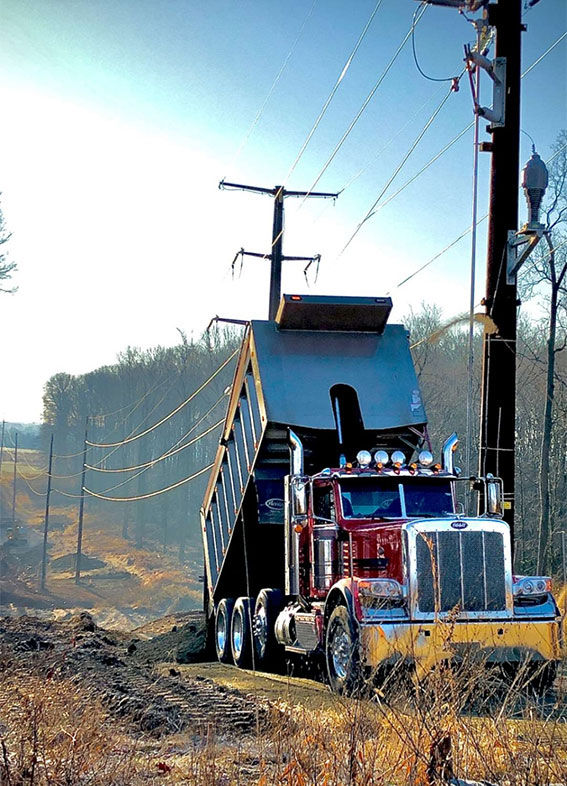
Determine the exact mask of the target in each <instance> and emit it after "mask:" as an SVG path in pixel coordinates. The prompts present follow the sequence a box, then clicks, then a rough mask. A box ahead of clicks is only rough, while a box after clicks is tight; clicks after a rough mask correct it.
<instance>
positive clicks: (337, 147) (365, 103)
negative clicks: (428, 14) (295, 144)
mask: <svg viewBox="0 0 567 786" xmlns="http://www.w3.org/2000/svg"><path fill="white" fill-rule="evenodd" d="M425 9H426V6H425V5H424V6H422V7H421V10H420V9H418V11H420V13H419V16H418V17H417V19H416V18H415V15H414V19H413V21H412V25H411V27H410V29H409V30H408V32H407V33H406V35H405V37H404V39H403V40H402V42H401V44H400V45H399V46H398V48H397V50H396V52H395V53H394V55H393V56H392V58H391V59H390V62H389V63H388V65H387V66H386V68H385V69H384V71H383V72H382V74H381V75H380V76H379V77H378V80H377V81H376V82H375V84H374V86H373V87H372V89H371V91H370V92H369V93H368V95H367V96H366V98H365V99H364V101H363V103H362V105H361V106H360V109H359V110H358V112H357V113H356V115H355V116H354V118H353V119H352V120H351V122H350V124H349V126H348V128H347V129H346V131H345V132H344V134H343V135H342V137H341V138H340V140H339V141H338V142H337V144H336V145H335V148H334V150H333V152H332V153H331V155H330V156H329V158H328V159H327V160H326V162H325V163H324V164H323V167H322V168H321V170H320V172H319V174H318V175H317V177H316V178H315V180H314V181H313V183H312V184H311V187H310V189H309V190H308V192H307V196H309V194H310V193H311V192H312V191H313V189H314V188H315V186H316V185H317V183H318V182H319V180H321V178H322V177H323V175H324V174H325V172H326V171H327V169H328V168H329V166H330V164H331V163H332V161H333V159H334V158H335V156H336V155H337V153H338V152H339V150H340V149H341V147H342V146H343V144H344V143H345V141H346V139H347V137H348V136H349V135H350V133H351V131H352V130H353V128H354V127H355V125H356V124H357V123H358V121H359V120H360V118H361V116H362V114H363V112H364V111H365V110H366V107H367V106H368V104H369V103H370V101H371V100H372V98H373V97H374V95H375V94H376V91H377V90H378V88H379V87H380V85H381V84H382V82H383V81H384V79H385V78H386V76H387V75H388V72H389V71H390V69H391V68H392V66H393V65H394V63H395V62H396V60H397V58H398V56H399V55H400V53H401V51H402V49H403V48H404V46H405V45H406V43H407V42H408V39H409V37H410V35H411V34H412V31H413V30H414V29H415V26H416V25H417V23H418V22H419V20H420V19H421V17H422V16H423V14H424V13H425ZM313 130H314V129H313ZM302 152H303V151H302ZM305 199H307V197H305ZM305 199H304V200H303V202H304V201H305ZM303 202H302V203H301V204H303Z"/></svg>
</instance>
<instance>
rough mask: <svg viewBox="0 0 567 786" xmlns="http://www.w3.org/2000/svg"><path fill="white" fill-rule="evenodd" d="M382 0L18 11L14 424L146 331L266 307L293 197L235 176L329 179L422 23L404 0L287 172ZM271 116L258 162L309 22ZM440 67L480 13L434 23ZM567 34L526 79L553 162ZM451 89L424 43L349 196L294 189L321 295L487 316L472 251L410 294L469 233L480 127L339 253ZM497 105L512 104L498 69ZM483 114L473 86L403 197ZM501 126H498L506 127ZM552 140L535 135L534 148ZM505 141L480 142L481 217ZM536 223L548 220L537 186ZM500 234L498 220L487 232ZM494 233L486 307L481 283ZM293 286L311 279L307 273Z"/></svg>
mask: <svg viewBox="0 0 567 786" xmlns="http://www.w3.org/2000/svg"><path fill="white" fill-rule="evenodd" d="M375 6H376V0H358V2H356V3H346V2H344V1H343V2H339V0H316V1H315V2H313V0H304V2H300V0H290V1H289V2H288V3H286V4H281V3H276V2H274V1H273V0H264V1H263V2H261V1H260V0H232V2H229V0H225V1H223V2H221V1H220V0H209V2H207V3H202V2H195V1H194V0H184V1H182V0H167V1H166V0H159V1H158V0H98V2H96V3H91V2H86V0H74V1H73V2H71V0H10V1H9V2H5V3H4V4H3V5H2V7H1V8H0V23H1V27H2V31H3V46H2V49H1V52H0V100H1V102H2V103H1V105H2V108H3V116H4V117H3V121H2V124H1V125H0V143H1V144H0V150H1V151H2V153H1V155H2V166H1V167H0V189H1V190H2V192H3V196H2V206H3V210H4V215H5V219H6V221H7V223H8V225H9V228H10V229H11V230H12V231H13V238H12V240H11V241H10V246H11V257H12V258H13V259H14V261H17V263H18V265H19V272H18V274H17V276H16V283H17V284H18V285H19V292H18V293H17V294H16V295H13V296H3V297H2V298H1V299H0V320H1V324H0V328H1V329H2V335H3V336H4V337H5V339H7V340H5V342H3V371H4V374H3V378H4V379H5V380H6V379H8V380H12V381H11V382H10V384H9V385H8V386H7V387H6V386H3V391H2V394H1V397H0V417H5V418H6V419H8V420H19V419H23V420H31V419H37V418H38V417H39V415H40V411H41V393H42V386H43V383H44V382H45V381H46V379H47V378H48V377H49V376H50V375H51V374H53V373H56V372H57V371H68V372H70V373H81V372H84V371H87V370H90V369H92V368H95V367H97V366H99V365H102V364H106V363H112V362H113V360H114V359H115V357H116V354H117V353H118V352H119V351H121V350H123V349H124V348H125V347H126V346H128V345H136V346H143V347H146V346H152V345H155V344H166V345H167V344H173V343H175V342H176V340H177V337H178V334H177V332H176V328H177V327H180V328H182V329H184V330H187V331H188V332H189V333H191V332H193V334H194V335H195V336H198V335H199V334H200V332H201V331H202V330H203V329H204V328H205V327H206V325H207V323H208V322H209V320H210V318H211V317H212V316H214V315H215V314H220V315H222V316H232V317H237V318H265V316H266V311H267V288H268V263H267V262H263V261H260V260H253V259H250V260H247V261H246V262H245V265H244V268H243V271H242V275H241V276H240V277H237V278H235V279H234V280H233V279H232V277H231V274H230V262H231V260H232V258H233V256H234V253H235V252H236V250H237V249H239V248H240V247H241V246H243V247H245V248H246V249H248V250H251V251H268V250H269V241H270V234H271V213H272V203H271V200H270V199H269V198H267V197H261V196H255V195H248V194H244V193H229V192H222V191H219V190H218V187H217V186H218V182H219V180H220V179H221V178H222V177H226V178H227V180H233V181H237V182H244V183H252V184H257V185H262V186H270V187H271V186H273V185H275V184H279V183H281V182H284V181H285V184H286V185H287V186H288V187H289V188H294V189H298V190H299V189H301V190H302V189H306V188H309V187H310V186H311V184H312V182H313V181H314V179H315V177H316V176H317V175H318V173H319V171H320V169H321V167H322V166H323V164H324V163H325V161H326V160H327V158H328V156H329V154H330V153H331V151H332V150H333V148H334V146H335V144H336V143H337V141H338V140H339V139H340V137H341V135H342V134H343V132H344V130H345V128H346V127H347V126H348V124H349V123H350V122H351V120H352V118H353V117H354V115H355V114H356V112H357V111H358V109H359V107H360V105H361V104H362V102H363V101H364V99H365V97H366V96H367V95H368V93H369V91H370V89H371V88H372V86H373V85H374V84H375V82H376V80H377V79H378V77H379V76H380V74H381V73H382V72H383V70H384V68H385V66H386V64H387V63H388V62H389V60H390V58H391V57H392V55H393V54H394V52H395V51H396V49H397V47H398V45H399V44H400V42H401V41H402V39H403V37H404V36H405V35H406V33H407V31H408V29H409V26H410V24H411V21H412V16H413V14H414V12H415V11H416V9H417V8H418V3H416V2H415V0H383V2H382V3H381V5H380V7H379V9H378V11H377V13H376V15H375V17H374V20H373V22H372V24H371V26H370V28H369V30H368V33H367V34H366V37H365V39H364V41H363V42H362V44H361V46H360V49H359V50H358V52H357V55H356V57H355V59H354V60H353V62H352V64H351V66H350V68H349V70H348V72H347V74H346V75H345V77H344V79H343V81H342V82H341V84H340V87H339V89H338V90H337V92H336V95H335V97H334V99H333V101H332V102H331V104H330V106H329V109H328V111H327V113H326V114H325V116H324V117H323V119H322V121H321V123H320V125H319V126H318V128H317V131H316V133H315V134H314V135H313V138H312V140H311V142H310V144H309V145H308V147H307V148H306V150H305V153H304V154H303V156H302V157H301V159H300V161H299V163H298V165H297V166H296V168H295V169H294V171H293V173H292V174H291V176H290V177H289V178H288V179H287V180H285V178H286V175H287V174H288V173H289V170H290V167H291V165H292V163H293V161H294V160H295V158H296V156H297V154H298V152H299V150H300V148H301V146H302V144H303V142H304V140H305V138H306V136H307V134H308V132H309V130H310V129H311V127H312V125H313V123H314V121H315V118H316V117H317V115H318V114H319V111H320V109H321V107H322V106H323V103H324V102H325V99H326V98H327V96H328V95H329V92H330V90H331V88H332V87H333V85H334V84H335V82H336V80H337V78H338V76H339V74H340V73H341V70H342V68H343V66H344V64H345V62H346V60H347V58H348V56H349V54H350V53H351V51H352V49H353V47H354V45H355V43H356V41H357V39H358V37H359V35H360V33H361V31H362V29H363V28H364V26H365V24H366V22H367V21H368V19H369V17H370V14H371V12H372V11H373V9H374V8H375ZM566 8H567V6H566V4H565V3H564V0H540V2H539V3H538V4H537V5H536V6H534V8H533V9H532V10H531V11H529V12H528V13H527V14H526V16H525V22H526V24H527V25H528V31H527V33H526V34H525V35H524V39H523V43H524V52H523V63H524V68H527V67H528V66H529V65H531V63H533V62H534V61H535V60H536V59H537V58H538V57H539V56H540V55H542V54H543V53H544V52H545V51H546V50H547V49H548V47H549V46H551V45H552V44H553V42H554V41H556V40H557V38H558V37H559V36H560V35H561V34H562V33H563V32H565V31H567V10H566ZM300 31H302V33H301V36H300V37H299V39H298V40H297V43H296V45H295V47H294V48H293V51H292V53H291V56H290V57H289V60H288V62H287V66H286V68H285V69H284V71H283V73H282V75H281V78H280V79H279V81H278V83H277V85H276V87H275V89H274V92H273V94H272V96H271V98H270V100H269V101H268V103H267V104H266V106H265V108H264V111H263V113H262V116H261V118H260V120H259V122H258V123H257V125H256V126H255V128H254V130H253V131H252V133H251V134H250V137H249V138H248V140H247V142H246V144H245V145H244V147H243V148H242V150H241V153H240V154H239V155H238V156H237V155H236V153H237V151H238V149H239V145H240V144H241V142H242V141H243V138H244V137H245V134H246V132H247V130H248V129H249V127H250V124H251V123H252V121H253V119H254V117H255V116H256V113H257V112H258V110H259V109H260V107H261V106H262V103H263V101H264V99H265V97H266V95H267V94H268V91H269V90H270V87H271V86H272V84H273V81H274V79H275V77H276V75H277V74H278V72H279V70H280V68H281V67H282V64H283V63H284V61H285V59H286V57H287V56H288V54H289V53H290V50H291V49H292V47H293V45H294V42H295V41H296V39H297V37H298V34H299V33H300ZM415 38H416V47H417V51H418V56H419V60H420V64H421V66H422V68H423V69H424V70H425V71H426V72H427V73H429V74H431V75H432V76H436V77H448V76H453V75H455V74H457V73H459V72H460V70H461V68H462V59H463V44H464V43H466V42H471V41H472V40H473V38H474V31H473V29H472V26H471V25H470V24H469V23H468V22H467V21H466V20H465V18H464V17H463V16H462V15H460V14H458V13H457V12H456V11H454V10H452V9H447V8H428V9H427V10H426V12H425V14H424V16H423V18H422V19H421V21H420V22H419V24H418V25H417V28H416V31H415ZM566 65H567V38H566V39H563V40H562V41H561V43H560V44H559V45H558V46H556V47H555V49H554V50H553V51H552V52H551V53H550V54H549V55H548V56H547V57H546V58H545V59H544V60H543V61H542V62H541V63H540V65H539V66H538V67H537V68H535V69H534V70H533V71H531V72H530V73H529V74H528V75H527V76H526V78H525V80H524V81H523V95H522V126H523V128H524V129H525V131H527V132H528V133H529V134H531V135H532V136H533V137H534V139H535V141H536V143H537V146H538V150H539V151H540V153H541V154H542V156H543V157H544V158H545V157H547V156H549V154H550V149H551V146H552V144H553V142H554V140H555V138H556V136H557V133H558V131H559V130H560V129H561V128H562V127H565V125H566V124H567V106H566V71H567V68H566ZM447 90H448V85H447V84H446V83H434V82H430V81H427V80H425V79H424V78H423V77H422V76H421V75H420V74H419V73H418V71H417V69H416V67H415V64H414V61H413V57H412V53H411V46H410V45H409V44H408V45H406V47H405V48H404V49H403V51H402V53H401V54H400V56H399V57H398V59H397V60H396V62H395V64H394V66H393V67H392V69H391V71H390V72H389V74H388V76H387V77H386V78H385V79H384V82H383V84H382V85H381V86H380V88H379V89H378V91H377V92H376V95H375V96H374V98H373V100H372V101H371V102H370V104H369V105H368V108H367V110H366V111H365V113H364V114H363V116H362V117H361V119H360V121H359V123H358V124H357V125H356V127H355V128H354V130H353V132H352V133H351V135H350V136H349V137H348V139H347V141H346V142H345V144H344V145H343V146H342V148H341V150H340V151H339V153H338V154H337V156H336V158H335V159H334V161H333V163H332V164H331V165H330V166H329V168H328V170H327V172H326V173H325V174H324V176H323V177H322V179H321V181H320V182H319V183H318V186H317V188H318V189H319V190H329V191H335V190H340V189H342V188H343V187H344V186H345V185H346V184H348V183H349V182H350V181H351V180H352V179H353V178H354V176H355V175H356V174H357V173H360V172H361V170H362V172H361V174H360V175H359V177H357V178H356V179H355V180H354V181H353V182H352V183H351V185H349V186H348V187H347V188H346V190H345V191H344V192H343V193H342V194H341V196H340V198H339V200H338V201H337V203H336V204H335V205H332V204H327V203H324V202H321V201H319V200H308V201H307V202H306V203H305V204H301V202H300V201H298V200H292V199H288V200H287V202H286V210H287V213H286V235H285V244H284V252H286V253H288V254H301V255H308V254H312V253H322V254H323V259H322V263H321V268H320V275H319V279H318V282H317V283H316V284H315V283H314V282H313V281H311V282H310V283H311V289H310V290H309V291H311V292H321V293H341V292H344V293H349V294H368V293H373V294H376V295H382V294H385V293H386V292H391V294H392V297H393V298H394V302H395V306H396V312H395V316H396V317H397V318H398V319H401V318H402V317H403V315H404V314H405V313H407V312H408V310H409V308H410V307H414V308H419V306H420V303H421V302H422V301H425V302H430V303H431V302H435V303H438V304H440V305H442V307H443V309H444V312H445V313H446V315H447V316H448V317H449V316H451V315H452V314H455V313H460V312H462V311H465V310H466V309H467V307H468V298H469V294H468V279H469V273H468V267H469V264H470V242H469V240H468V238H467V239H465V240H463V241H461V243H459V244H458V245H457V246H455V248H454V249H452V251H451V252H449V253H447V254H445V255H444V256H443V257H441V258H440V259H439V260H438V262H436V263H435V264H433V265H431V266H430V267H429V268H428V269H427V271H424V272H423V273H422V274H420V275H419V276H416V277H415V278H414V279H412V281H411V282H410V283H408V284H407V285H406V286H404V287H401V288H399V289H398V288H397V287H396V284H397V283H398V282H399V281H400V280H401V279H403V278H404V277H405V276H406V275H408V274H409V273H411V272H412V271H413V270H414V269H416V268H417V267H419V266H420V265H422V264H423V263H424V262H427V261H428V260H429V259H430V258H431V257H432V256H433V255H434V254H436V253H437V252H439V251H440V250H441V249H442V248H444V247H445V246H446V245H448V244H449V243H450V242H451V241H452V240H454V239H455V237H457V236H458V235H459V234H461V233H462V232H463V231H464V230H465V229H466V228H467V226H468V225H469V224H470V216H471V178H472V131H471V132H468V133H467V134H466V135H465V136H463V137H462V139H461V140H459V142H457V143H456V144H455V145H454V146H453V147H452V148H451V149H450V151H449V152H447V153H446V154H445V155H443V156H442V157H441V158H440V159H439V161H438V162H437V163H436V164H434V165H433V166H432V167H431V168H430V169H428V170H427V172H426V173H425V174H424V175H423V176H421V177H420V178H418V179H417V180H416V181H415V183H414V184H412V185H411V186H409V187H408V188H407V189H405V190H404V191H403V193H401V194H400V195H399V197H397V198H396V199H394V200H392V202H391V203H389V204H388V205H387V206H386V207H385V208H384V209H383V210H380V211H379V213H378V214H377V215H376V216H374V217H373V218H372V219H371V220H370V221H368V222H367V224H365V226H364V227H363V229H362V230H361V231H360V233H359V234H358V235H357V237H356V239H355V240H354V241H353V243H352V244H351V245H350V246H349V248H348V250H347V251H346V252H345V253H344V254H342V255H341V254H340V251H341V249H342V248H343V246H344V244H345V242H346V241H347V239H348V238H349V237H350V235H351V234H352V232H353V231H354V229H355V227H356V226H357V224H358V223H359V221H360V220H361V219H362V218H363V216H364V215H365V213H366V211H367V210H368V208H369V207H370V205H371V204H372V203H373V202H374V200H375V199H376V197H377V196H378V194H379V193H380V191H381V190H382V188H383V187H384V185H385V183H386V182H387V181H388V179H389V178H390V176H391V175H392V173H393V172H394V170H395V168H396V167H397V166H398V164H399V163H400V161H401V159H402V157H403V156H404V155H405V154H406V152H407V150H408V149H409V146H410V145H411V144H412V142H413V140H414V139H415V138H416V136H417V134H418V133H419V132H420V130H421V129H422V128H423V126H424V124H425V123H426V121H427V119H428V118H429V116H430V115H431V113H432V112H433V111H434V110H435V108H436V107H437V106H438V104H439V102H440V101H441V100H442V98H443V96H444V95H445V94H446V92H447ZM482 90H483V101H482V102H483V103H486V104H490V102H491V96H490V91H491V88H490V85H489V82H488V79H484V80H483V83H482ZM471 120H472V102H471V96H470V90H469V87H468V82H467V81H466V79H463V80H462V81H461V90H460V91H459V92H458V93H455V94H453V95H451V97H450V98H449V99H448V101H447V103H446V104H445V106H444V108H443V110H442V111H441V112H440V114H439V116H438V117H437V118H436V120H435V122H434V123H433V124H432V126H431V128H430V129H429V130H428V132H427V133H426V135H425V136H424V138H423V140H422V142H421V143H420V144H419V146H418V147H417V149H416V150H415V152H414V153H413V155H412V156H411V157H410V159H409V160H408V162H407V164H406V165H405V167H404V168H403V169H402V171H401V173H400V175H399V176H398V177H397V179H396V180H395V181H394V183H393V184H392V187H391V189H390V190H389V191H388V192H387V193H386V194H385V198H387V197H388V195H389V194H390V193H392V192H393V191H395V190H396V189H397V188H398V187H399V186H401V185H403V183H404V182H405V181H406V180H407V179H408V178H410V177H411V176H412V175H413V174H414V173H415V172H417V171H418V170H419V169H420V167H421V166H422V165H423V164H424V163H426V162H427V161H428V160H429V159H430V158H431V157H432V156H433V155H435V153H437V152H438V151H439V150H440V149H441V148H442V147H443V146H444V145H445V144H446V143H447V142H448V141H450V140H451V139H452V138H453V137H454V136H455V135H456V134H457V133H458V132H459V131H461V130H462V129H463V128H464V127H465V126H466V125H467V124H468V123H470V122H471ZM482 138H484V139H488V136H487V135H486V134H484V133H483V134H482ZM529 154H530V142H529V140H528V138H527V137H526V136H525V135H522V161H525V160H527V158H528V157H529ZM488 166H489V157H488V155H483V156H481V168H480V187H479V196H480V199H479V215H483V213H484V212H485V211H486V197H487V193H488ZM520 209H521V216H523V215H525V212H524V206H523V199H521V207H520ZM483 227H484V225H483ZM484 238H485V235H484V228H483V230H482V231H481V232H480V235H479V246H478V268H479V270H478V276H477V297H476V299H477V301H478V300H480V298H481V297H482V294H483V292H482V289H483V281H484V257H485V239H484ZM283 288H284V291H306V283H305V280H304V277H303V266H302V265H301V264H300V263H294V262H289V263H287V264H286V266H285V271H284V281H283Z"/></svg>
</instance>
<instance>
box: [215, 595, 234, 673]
mask: <svg viewBox="0 0 567 786" xmlns="http://www.w3.org/2000/svg"><path fill="white" fill-rule="evenodd" d="M233 608H234V600H233V599H232V598H223V599H222V600H221V602H220V603H219V605H218V606H217V610H216V614H215V650H216V652H217V658H218V659H219V661H220V662H221V663H231V662H232V653H231V650H230V621H231V619H232V610H233Z"/></svg>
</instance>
